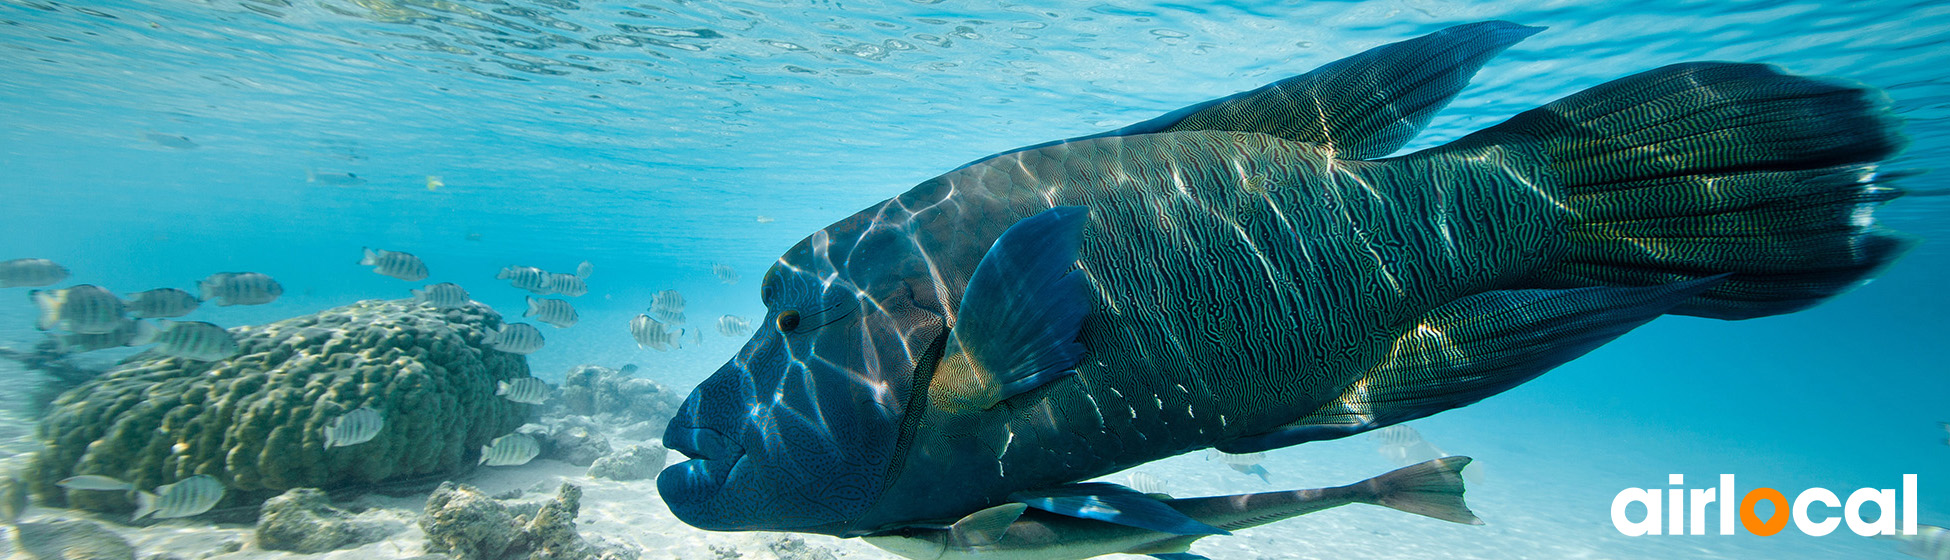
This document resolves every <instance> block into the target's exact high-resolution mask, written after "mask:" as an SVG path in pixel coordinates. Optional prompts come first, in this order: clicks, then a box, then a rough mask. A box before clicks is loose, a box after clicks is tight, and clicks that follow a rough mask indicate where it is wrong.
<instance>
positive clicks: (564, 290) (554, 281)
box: [548, 272, 589, 297]
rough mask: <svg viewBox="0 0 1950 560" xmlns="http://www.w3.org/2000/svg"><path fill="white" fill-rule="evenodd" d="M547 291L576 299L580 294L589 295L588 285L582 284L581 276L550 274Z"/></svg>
mask: <svg viewBox="0 0 1950 560" xmlns="http://www.w3.org/2000/svg"><path fill="white" fill-rule="evenodd" d="M548 291H549V292H551V293H557V294H562V295H565V296H569V297H578V296H581V295H582V294H586V293H589V284H587V283H585V282H583V281H582V277H581V276H576V275H574V274H563V273H560V272H551V273H549V274H548Z"/></svg>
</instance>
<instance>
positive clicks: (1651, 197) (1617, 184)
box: [1435, 62, 1910, 319]
mask: <svg viewBox="0 0 1950 560" xmlns="http://www.w3.org/2000/svg"><path fill="white" fill-rule="evenodd" d="M1888 104H1889V102H1888V99H1887V97H1886V96H1884V95H1883V94H1882V93H1881V92H1879V91H1877V90H1874V89H1871V88H1867V87H1863V86H1859V85H1853V84H1848V83H1843V82H1838V81H1835V80H1829V79H1818V78H1809V77H1803V76H1793V75H1788V74H1784V73H1782V72H1780V71H1778V70H1776V69H1775V68H1773V67H1771V66H1765V65H1758V64H1735V63H1724V62H1701V63H1688V64H1676V65H1672V66H1667V67H1664V68H1659V69H1656V70H1651V71H1648V72H1644V73H1640V74H1637V75H1633V76H1629V77H1626V78H1622V79H1619V80H1616V81H1612V82H1609V83H1606V84H1603V85H1599V86H1597V87H1594V88H1591V89H1588V90H1585V91H1583V92H1579V93H1577V94H1575V95H1572V96H1570V97H1567V98H1564V99H1562V100H1559V101H1556V102H1553V103H1551V104H1549V105H1545V106H1543V107H1541V108H1538V109H1534V110H1531V111H1527V112H1525V113H1522V114H1520V115H1517V116H1516V117H1515V118H1512V119H1510V120H1509V121H1508V122H1505V123H1503V124H1499V125H1497V126H1495V127H1491V128H1489V129H1486V130H1483V131H1481V132H1478V133H1476V134H1472V135H1470V136H1468V137H1465V138H1463V139H1462V140H1458V141H1457V142H1456V143H1454V144H1451V145H1449V146H1445V147H1443V148H1439V149H1437V150H1435V151H1436V152H1464V153H1467V151H1469V150H1474V149H1481V148H1484V147H1488V146H1497V147H1501V148H1504V149H1509V150H1511V151H1514V152H1518V153H1523V152H1531V153H1533V154H1534V155H1536V156H1540V157H1541V158H1542V159H1543V160H1544V162H1545V165H1546V167H1547V171H1544V172H1542V173H1540V174H1541V175H1546V176H1541V177H1531V178H1530V179H1531V180H1534V181H1538V182H1548V183H1551V184H1554V185H1555V186H1556V188H1560V189H1562V191H1561V192H1560V193H1559V196H1560V197H1561V200H1560V203H1561V204H1562V205H1563V206H1564V207H1565V208H1566V209H1567V210H1569V211H1570V213H1571V215H1572V216H1573V223H1572V224H1571V225H1570V227H1569V231H1568V232H1567V235H1568V236H1569V239H1570V247H1569V250H1568V251H1567V254H1565V255H1564V256H1563V257H1562V258H1561V259H1559V260H1558V261H1556V262H1555V263H1553V264H1550V265H1548V266H1546V267H1545V268H1544V269H1543V270H1541V271H1539V272H1538V273H1537V274H1536V275H1535V276H1533V277H1532V278H1530V279H1529V280H1528V281H1527V282H1526V284H1525V285H1524V286H1523V287H1526V288H1575V287H1585V286H1650V285H1660V284H1670V283H1674V282H1681V281H1686V280H1693V279H1698V278H1704V277H1708V276H1713V275H1717V274H1724V273H1732V276H1731V277H1730V278H1729V279H1727V281H1725V282H1723V283H1721V284H1720V285H1718V286H1715V287H1714V288H1713V289H1711V290H1707V291H1706V292H1705V293H1703V294H1700V295H1698V296H1695V297H1694V298H1693V299H1692V300H1690V301H1688V302H1686V303H1684V304H1681V305H1680V306H1679V307H1677V308H1675V309H1673V310H1672V311H1671V313H1674V314H1680V315H1694V316H1700V317H1713V318H1719V319H1747V318H1753V317H1765V316H1769V315H1778V314H1782V313H1789V312H1793V311H1798V310H1801V309H1805V308H1808V307H1811V306H1814V305H1815V304H1818V303H1820V302H1821V301H1823V300H1825V299H1827V298H1829V297H1832V296H1834V295H1837V294H1840V293H1842V292H1844V291H1847V290H1848V289H1849V288H1851V287H1853V286H1855V285H1856V284H1858V283H1860V282H1861V281H1863V280H1866V279H1868V278H1870V277H1872V276H1874V275H1875V274H1876V273H1877V271H1879V270H1880V269H1881V268H1882V267H1883V266H1885V265H1887V264H1889V263H1890V262H1891V261H1893V260H1895V259H1896V258H1897V257H1898V256H1900V255H1901V254H1902V253H1903V251H1904V249H1906V248H1907V247H1908V246H1909V245H1910V243H1909V242H1908V240H1907V239H1905V238H1904V237H1902V236H1900V235H1898V234H1895V233H1893V232H1890V231H1888V230H1884V229H1882V228H1881V227H1879V226H1878V225H1877V223H1876V221H1875V216H1874V214H1873V212H1874V210H1875V208H1876V206H1877V205H1879V204H1880V203H1882V202H1886V201H1888V200H1891V199H1894V198H1896V197H1898V196H1901V195H1902V191H1901V190H1898V189H1896V188H1894V187H1891V186H1888V185H1887V184H1886V182H1887V181H1889V180H1890V179H1893V178H1894V177H1895V176H1896V175H1901V173H1893V174H1892V173H1889V172H1886V171H1882V170H1879V169H1877V166H1876V165H1875V164H1876V163H1877V162H1880V161H1882V160H1885V159H1888V158H1889V157H1891V156H1893V155H1895V154H1896V153H1897V152H1899V151H1901V150H1902V148H1903V145H1904V143H1905V141H1904V139H1903V138H1902V136H1901V135H1900V134H1899V133H1898V132H1897V128H1898V127H1899V123H1898V122H1897V120H1896V118H1895V117H1894V116H1892V115H1891V114H1890V111H1889V107H1888Z"/></svg>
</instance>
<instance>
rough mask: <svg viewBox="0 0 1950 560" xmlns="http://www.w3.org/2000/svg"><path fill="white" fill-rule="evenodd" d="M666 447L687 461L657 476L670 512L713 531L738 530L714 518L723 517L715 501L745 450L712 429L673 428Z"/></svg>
mask: <svg viewBox="0 0 1950 560" xmlns="http://www.w3.org/2000/svg"><path fill="white" fill-rule="evenodd" d="M664 447H665V448H667V449H670V450H672V451H676V452H678V453H682V454H683V455H684V457H685V458H686V459H687V460H686V461H683V462H680V463H677V464H675V465H671V466H669V467H665V468H664V470H663V472H662V473H659V474H658V475H657V493H658V494H661V495H662V496H663V498H664V502H665V503H666V504H668V505H669V506H670V510H671V513H674V514H676V515H677V518H678V519H681V520H683V521H684V522H685V523H689V524H691V525H692V526H694V527H699V528H703V529H710V530H736V529H737V528H738V527H736V526H731V525H725V526H722V527H720V526H719V525H722V524H723V522H722V520H719V519H715V518H717V517H719V516H720V515H721V514H718V513H715V510H717V509H719V508H718V505H717V504H716V502H717V501H718V500H717V498H718V497H719V493H720V492H721V491H723V490H724V489H725V482H727V481H729V480H730V478H731V473H732V471H734V470H737V468H738V465H739V463H742V462H744V460H745V449H744V447H742V446H740V445H738V444H737V443H735V442H733V441H732V440H731V438H728V437H725V435H724V434H722V433H719V432H718V431H717V430H713V429H710V428H692V427H680V426H675V425H673V426H671V427H670V429H669V430H668V431H667V432H665V434H664Z"/></svg>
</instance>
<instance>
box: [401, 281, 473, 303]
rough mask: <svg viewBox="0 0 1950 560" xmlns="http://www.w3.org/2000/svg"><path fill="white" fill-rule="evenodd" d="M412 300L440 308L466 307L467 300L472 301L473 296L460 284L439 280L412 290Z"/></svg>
mask: <svg viewBox="0 0 1950 560" xmlns="http://www.w3.org/2000/svg"><path fill="white" fill-rule="evenodd" d="M413 301H415V302H418V303H424V304H427V305H431V306H434V307H437V308H440V309H454V308H457V307H467V304H468V302H471V301H474V298H473V296H469V295H468V294H467V289H466V288H462V287H460V284H455V283H453V282H441V283H439V284H430V285H428V286H427V287H425V288H420V289H418V290H413Z"/></svg>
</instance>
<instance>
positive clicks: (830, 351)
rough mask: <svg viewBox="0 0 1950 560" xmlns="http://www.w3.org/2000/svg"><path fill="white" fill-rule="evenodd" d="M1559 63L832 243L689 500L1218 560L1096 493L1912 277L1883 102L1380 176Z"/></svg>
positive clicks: (1690, 102) (1331, 107)
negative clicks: (1090, 526)
mask: <svg viewBox="0 0 1950 560" xmlns="http://www.w3.org/2000/svg"><path fill="white" fill-rule="evenodd" d="M1540 30H1541V29H1540V28H1535V27H1525V26H1520V25H1516V24H1511V23H1505V22H1484V23H1475V24H1468V25H1462V26H1457V27H1452V28H1449V29H1445V30H1443V31H1440V32H1437V33H1434V34H1431V35H1428V36H1425V37H1421V38H1417V39H1413V40H1409V41H1405V42H1401V43H1395V44H1391V45H1385V46H1382V47H1378V48H1376V49H1374V50H1371V51H1368V52H1365V53H1362V54H1359V55H1355V56H1353V57H1350V58H1347V59H1343V60H1340V61H1336V62H1333V63H1330V64H1328V65H1326V66H1323V67H1321V68H1319V69H1317V70H1315V71H1313V72H1311V73H1308V74H1304V75H1301V76H1297V77H1293V78H1289V79H1286V80H1282V81H1279V82H1277V83H1274V84H1272V85H1268V86H1266V87H1262V88H1259V89H1256V90H1252V91H1248V92H1244V93H1241V94H1238V95H1234V96H1231V97H1226V98H1223V99H1218V100H1214V101H1210V102H1206V103H1201V104H1198V105H1193V106H1191V107H1187V108H1185V109H1182V110H1179V111H1176V112H1173V113H1170V114H1167V115H1165V116H1162V117H1159V118H1157V119H1154V120H1151V121H1147V122H1143V123H1139V124H1136V125H1133V126H1129V127H1126V128H1123V129H1119V130H1115V131H1111V132H1107V133H1103V134H1097V135H1093V136H1087V137H1082V138H1076V139H1071V140H1065V141H1060V142H1053V143H1048V144H1042V145H1037V146H1032V147H1028V148H1023V149H1020V150H1016V151H1012V152H1007V153H1003V154H999V155H996V156H992V157H989V158H986V159H983V160H980V161H977V162H974V163H971V164H968V165H966V166H964V167H961V168H959V169H956V170H953V171H950V172H948V173H947V174H944V175H941V176H939V177H936V178H934V179H930V180H928V181H927V182H925V183H922V184H920V185H919V186H916V187H914V188H913V189H912V190H909V191H908V192H906V193H905V194H902V195H900V196H898V197H895V198H893V199H890V200H887V201H885V202H883V203H880V204H877V205H874V206H873V207H870V208H867V209H866V210H863V211H861V212H860V213H858V214H855V215H853V216H852V217H849V218H847V219H845V220H842V221H840V222H839V223H836V224H833V225H832V226H829V227H827V228H826V229H824V230H821V231H818V232H815V233H813V234H812V235H811V236H810V237H808V238H806V239H805V240H804V241H801V242H800V243H799V244H798V245H796V246H794V247H793V248H792V249H791V250H790V251H788V252H786V253H785V255H784V256H782V257H780V258H779V260H778V262H777V264H776V265H774V266H773V267H772V269H771V271H770V272H768V273H766V275H765V279H764V282H763V287H762V297H763V299H764V303H765V305H766V307H767V308H768V309H769V312H768V314H767V316H766V318H765V320H764V321H763V322H762V323H761V326H760V328H759V330H758V332H757V333H756V335H755V336H753V338H752V340H751V342H750V343H748V344H747V345H746V346H745V348H744V349H743V351H741V352H740V353H739V354H738V355H737V356H736V357H735V358H733V359H732V360H731V362H730V363H728V364H726V365H725V366H724V367H723V368H722V369H720V370H719V371H718V372H716V374H714V375H712V376H711V377H710V378H709V379H707V380H705V381H704V383H703V384H701V385H699V386H698V387H697V389H696V391H695V392H694V393H692V394H691V396H690V398H689V399H688V400H687V401H685V403H684V406H683V408H682V410H681V412H680V413H679V414H678V416H677V418H676V419H675V420H673V421H672V422H671V424H670V428H669V430H668V432H667V434H666V436H665V440H664V442H665V444H666V445H668V446H670V448H671V449H675V450H677V451H679V452H682V453H683V454H684V455H686V456H687V457H689V458H690V460H688V461H684V462H682V463H678V464H676V465H673V466H671V467H669V468H668V469H666V470H665V471H664V472H663V474H662V477H661V478H660V479H659V481H658V487H659V489H660V490H661V493H662V495H663V498H664V500H665V501H666V502H667V503H669V505H670V508H671V510H672V511H673V512H675V513H676V515H677V516H678V517H679V518H681V519H683V520H684V521H685V522H687V523H690V524H692V525H695V526H698V527H702V528H705V529H715V530H771V531H799V532H810V533H824V534H830V535H840V536H860V535H873V534H891V533H889V532H890V531H898V530H907V529H911V528H925V527H941V526H944V525H945V524H946V523H950V522H953V521H955V520H957V519H960V518H962V517H964V516H966V515H969V514H971V513H974V512H977V511H980V510H983V509H985V508H990V507H994V506H997V505H1001V504H1005V503H1009V502H1022V503H1025V504H1028V505H1029V506H1030V507H1035V508H1038V509H1039V510H1044V511H1048V512H1050V513H1056V514H1062V515H1071V516H1077V517H1085V518H1092V519H1101V520H1108V521H1111V522H1113V523H1122V524H1127V525H1131V526H1134V527H1140V528H1146V529H1151V530H1159V531H1165V532H1170V533H1175V534H1186V535H1193V534H1213V533H1214V532H1218V530H1217V529H1215V528H1213V527H1210V526H1206V525H1204V524H1202V523H1198V522H1197V521H1195V520H1192V519H1188V518H1183V517H1182V516H1178V517H1173V515H1172V514H1171V511H1170V508H1166V507H1162V506H1159V505H1158V504H1157V503H1156V501H1155V500H1149V499H1148V498H1146V497H1145V496H1144V495H1142V494H1137V493H1135V492H1127V491H1112V490H1114V489H1110V490H1105V491H1102V492H1097V491H1096V490H1093V489H1106V488H1109V487H1108V486H1106V485H1086V486H1078V485H1075V484H1074V483H1076V482H1077V481H1080V480H1084V479H1088V478H1091V477H1095V476H1099V475H1103V474H1106V473H1110V472H1114V471H1117V470H1120V469H1125V468H1128V467H1131V466H1133V465H1138V464H1141V463H1145V462H1148V461H1152V460H1156V459H1160V458H1164V457H1170V456H1173V455H1178V454H1182V453H1186V452H1190V451H1194V450H1199V449H1205V448H1217V449H1219V450H1222V451H1227V452H1232V453H1248V452H1255V451H1262V450H1267V449H1274V448H1279V447H1285V446H1289V445H1294V444H1298V443H1303V442H1308V441H1317V440H1325V439H1333V438H1340V437H1345V436H1348V435H1351V434H1355V433H1360V432H1363V431H1367V430H1373V429H1376V428H1381V427H1385V426H1389V425H1393V424H1396V423H1400V422H1403V421H1407V420H1412V419H1416V418H1421V417H1425V416H1428V415H1431V414H1435V413H1437V412H1441V411H1444V410H1448V409H1452V408H1456V407H1460V406H1464V405H1468V404H1471V403H1474V402H1476V401H1478V400H1481V399H1483V398H1485V397H1488V396H1490V395H1494V394H1496V393H1499V392H1502V391H1505V390H1508V389H1510V388H1511V387H1514V386H1516V385H1518V384H1521V383H1523V382H1525V381H1528V380H1530V379H1533V378H1535V377H1537V376H1538V375H1541V374H1542V373H1544V372H1545V371H1548V370H1550V369H1551V368H1553V367H1556V366H1558V365H1560V364H1563V363H1565V362H1567V361H1569V360H1571V359H1574V358H1576V357H1578V356H1580V355H1583V354H1584V353H1586V352H1589V351H1590V350H1592V349H1593V348H1596V347H1598V346H1599V345H1602V344H1604V343H1606V342H1608V341H1610V340H1612V339H1614V338H1616V337H1618V336H1620V335H1622V334H1624V333H1625V332H1627V331H1629V330H1631V329H1633V328H1635V327H1637V326H1639V325H1641V324H1644V323H1645V322H1647V321H1650V320H1652V319H1654V318H1657V317H1659V316H1661V315H1665V314H1678V315H1692V316H1698V317H1713V318H1720V319H1745V318H1752V317H1764V316H1769V315H1777V314H1781V313H1788V312H1792V311H1797V310H1800V309H1805V308H1807V307H1810V306H1813V305H1815V304H1817V303H1819V302H1821V301H1823V300H1825V299H1827V298H1829V297H1831V296H1834V295H1836V294H1839V293H1841V292H1843V291H1846V290H1848V289H1849V288H1851V287H1853V286H1855V285H1857V284H1859V283H1860V282H1862V281H1864V280H1866V279H1868V278H1870V277H1871V276H1873V275H1874V274H1875V273H1876V272H1877V271H1878V270H1880V269H1881V268H1882V267H1884V266H1885V265H1886V264H1888V263H1889V262H1891V261H1892V260H1894V259H1895V258H1896V257H1897V256H1898V255H1899V254H1900V253H1901V252H1902V250H1903V249H1904V248H1905V247H1906V246H1907V245H1908V243H1907V242H1906V241H1905V239H1904V238H1903V237H1901V236H1899V235H1896V234H1893V233H1891V232H1887V231H1885V230H1883V229H1881V228H1880V227H1879V226H1878V225H1877V224H1876V221H1875V217H1874V215H1873V210H1874V209H1875V208H1876V207H1877V206H1878V205H1880V204H1881V203H1883V202H1885V201H1888V200H1890V199H1893V198H1895V197H1897V196H1898V195H1900V194H1901V191H1899V190H1897V189H1895V188H1893V187H1890V186H1888V185H1886V184H1885V181H1886V180H1887V179H1888V178H1889V177H1890V175H1888V174H1884V173H1883V172H1880V171H1878V169H1877V167H1876V163H1877V162H1879V161H1882V160H1885V159H1887V158H1889V157H1890V156H1892V155H1894V154H1895V153H1897V152H1898V151H1899V150H1900V149H1901V148H1902V146H1903V143H1904V141H1903V139H1902V138H1901V136H1900V135H1898V133H1897V132H1896V129H1897V127H1898V123H1897V122H1896V121H1895V119H1894V118H1893V117H1892V116H1891V115H1890V114H1889V111H1888V108H1887V101H1886V99H1885V98H1884V96H1883V95H1881V94H1880V93H1879V92H1877V91H1875V90H1873V89H1869V88H1866V87H1863V86H1859V85H1852V84H1848V83H1842V82H1837V81H1834V80H1827V79H1816V78H1807V77H1800V76H1792V75H1788V74H1784V73H1782V72H1780V71H1778V70H1776V69H1774V68H1771V67H1768V66H1762V65H1754V64H1736V63H1718V62H1708V63H1688V64H1678V65H1673V66H1667V67H1664V68H1659V69H1655V70H1651V71H1648V72H1644V73H1641V74H1637V75H1633V76H1629V77H1626V78H1622V79H1619V80H1617V81H1613V82H1610V83H1606V84H1603V85H1600V86H1597V87H1594V88H1592V89H1589V90H1586V91H1583V92H1580V93H1577V94H1574V95H1571V96H1569V97H1566V98H1564V99H1562V100H1559V101H1556V102H1553V103H1550V104H1548V105H1545V106H1543V107H1541V108H1538V109H1535V110H1531V111H1528V112H1525V113H1522V114H1519V115H1517V116H1515V117H1514V118H1511V119H1510V120H1509V121H1507V122H1504V123H1502V124H1499V125H1497V126H1494V127H1491V128H1489V129H1486V130H1482V131H1480V132H1477V133H1475V134H1471V135H1469V136H1467V137H1464V138H1462V139H1459V140H1457V141H1455V142H1452V143H1449V144H1447V145H1443V146H1440V147H1436V148H1432V149H1428V150H1424V151H1420V152H1415V153H1411V154H1407V155H1402V156H1397V157H1384V156H1388V155H1389V154H1391V153H1393V152H1395V151H1397V150H1399V149H1400V148H1401V147H1402V146H1403V145H1404V144H1406V143H1407V142H1408V141H1409V139H1410V138H1411V137H1412V136H1413V135H1414V134H1415V133H1416V132H1417V131H1418V130H1419V129H1421V128H1422V127H1423V126H1424V125H1425V124H1427V123H1428V121H1429V119H1430V118H1431V116H1432V115H1433V114H1434V113H1435V112H1436V111H1438V110H1439V109H1441V108H1442V107H1443V106H1445V105H1446V104H1447V103H1448V102H1449V101H1450V99H1451V98H1452V97H1453V96H1454V95H1455V94H1456V93H1457V92H1458V91H1460V90H1461V89H1462V88H1463V86H1464V85H1465V84H1467V82H1468V81H1469V78H1470V76H1472V75H1473V74H1474V73H1475V71H1476V69H1477V68H1479V67H1480V66H1482V65H1483V64H1484V63H1485V62H1487V61H1488V60H1489V59H1490V58H1492V57H1493V56H1495V55H1496V54H1498V53H1500V52H1502V51H1503V50H1504V49H1506V48H1508V47H1509V46H1510V45H1512V44H1515V43H1516V42H1518V41H1520V40H1522V39H1523V38H1525V37H1528V36H1530V35H1532V34H1534V33H1537V32H1538V31H1540ZM1147 501H1150V502H1151V503H1149V504H1147V503H1146V502H1147ZM1160 510H1164V511H1160Z"/></svg>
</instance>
